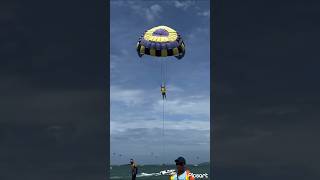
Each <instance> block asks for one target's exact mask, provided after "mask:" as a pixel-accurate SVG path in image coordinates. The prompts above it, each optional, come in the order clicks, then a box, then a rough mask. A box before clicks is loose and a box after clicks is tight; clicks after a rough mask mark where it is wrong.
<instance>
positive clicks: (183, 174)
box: [169, 157, 195, 180]
mask: <svg viewBox="0 0 320 180" xmlns="http://www.w3.org/2000/svg"><path fill="white" fill-rule="evenodd" d="M175 162H176V167H177V171H176V172H177V173H175V174H173V175H171V176H170V179H169V180H195V178H194V176H193V174H192V173H191V172H190V170H188V169H186V167H185V165H186V160H185V159H184V158H183V157H178V158H177V159H176V160H175Z"/></svg>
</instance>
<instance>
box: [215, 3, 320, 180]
mask: <svg viewBox="0 0 320 180" xmlns="http://www.w3.org/2000/svg"><path fill="white" fill-rule="evenodd" d="M215 5H216V7H214V8H215V10H216V12H215V14H214V16H215V17H214V20H215V30H214V32H215V34H214V36H215V40H216V41H215V42H214V44H215V45H216V55H215V58H216V71H217V72H216V73H214V74H215V75H216V79H217V86H219V85H220V84H222V85H223V86H222V87H218V88H217V89H216V92H217V94H216V97H215V98H214V100H215V105H214V112H215V116H216V118H215V119H214V123H215V125H214V126H215V129H214V134H215V139H214V142H215V144H214V151H215V155H214V160H215V166H216V170H215V172H216V174H215V177H216V178H219V177H220V178H223V179H234V178H235V177H241V179H312V178H311V177H312V176H319V173H317V172H318V170H317V167H318V165H317V162H319V158H318V156H316V154H317V152H319V149H320V146H319V145H318V143H316V142H317V137H318V136H319V135H320V133H319V131H318V130H317V128H316V127H318V126H319V121H318V119H320V113H318V109H319V106H320V105H319V102H320V101H319V100H320V96H319V94H318V92H319V89H320V86H319V83H316V82H317V81H318V77H319V74H318V70H317V69H318V67H319V63H318V61H317V60H316V59H318V57H319V56H318V55H317V50H316V48H317V47H318V45H317V41H316V40H315V37H318V35H317V34H318V33H317V31H318V30H319V28H320V25H319V23H315V22H316V21H317V19H318V17H319V15H320V14H319V11H318V10H317V9H319V5H320V4H319V2H317V1H308V2H302V1H281V2H280V1H277V2H271V1H223V2H222V1H221V2H217V3H215Z"/></svg>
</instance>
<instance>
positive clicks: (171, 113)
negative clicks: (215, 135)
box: [110, 0, 210, 164]
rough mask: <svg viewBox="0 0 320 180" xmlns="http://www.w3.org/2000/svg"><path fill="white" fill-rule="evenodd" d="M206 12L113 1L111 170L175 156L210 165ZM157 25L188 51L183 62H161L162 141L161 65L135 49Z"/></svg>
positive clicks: (198, 6) (172, 4)
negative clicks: (164, 86)
mask: <svg viewBox="0 0 320 180" xmlns="http://www.w3.org/2000/svg"><path fill="white" fill-rule="evenodd" d="M209 5H210V4H209V1H115V0H114V1H111V19H110V27H111V28H110V31H111V33H110V37H111V41H110V43H111V52H110V57H111V61H110V63H111V89H110V90H111V94H110V98H111V136H110V138H111V144H110V145H111V163H112V164H117V163H127V161H128V158H130V157H133V158H135V159H136V160H137V161H138V162H139V163H163V162H166V163H173V162H174V161H173V160H174V159H175V158H177V157H178V156H180V155H183V156H185V158H186V159H187V161H188V162H189V163H198V162H204V161H209V158H210V152H209V150H210V148H209V146H210V144H209V141H210V136H209V134H210V110H209V109H210V99H209V98H210V95H209V92H210V77H209V76H210V59H209V58H210V45H209V44H210V41H209V39H210V35H209V33H210V31H209V30H210V29H209V28H210V24H209V15H210V11H209ZM158 25H167V26H170V27H172V28H174V29H175V30H177V31H178V32H179V33H180V34H181V35H182V37H183V39H184V41H185V43H186V47H187V51H186V55H185V57H184V58H183V59H182V60H181V61H177V60H176V59H175V58H167V59H166V61H167V88H168V94H167V97H168V99H167V102H166V105H165V109H166V110H165V111H166V118H165V137H164V138H165V139H162V132H161V130H162V99H161V94H160V84H161V79H160V77H161V74H160V72H161V64H160V62H159V61H156V60H158V59H157V58H153V57H148V56H144V57H143V58H141V59H140V58H139V57H138V55H137V53H136V50H135V47H136V43H137V40H138V38H139V36H140V35H141V34H142V33H143V32H144V31H145V30H146V29H149V28H151V27H154V26H158ZM163 140H165V144H166V145H165V155H163V154H162V145H163ZM113 153H115V154H113ZM120 154H122V156H121V157H120ZM156 156H158V158H156ZM197 156H198V157H199V158H198V159H197Z"/></svg>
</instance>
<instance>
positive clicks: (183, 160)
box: [174, 157, 186, 164]
mask: <svg viewBox="0 0 320 180" xmlns="http://www.w3.org/2000/svg"><path fill="white" fill-rule="evenodd" d="M174 161H175V162H176V163H183V164H186V160H185V159H184V158H183V157H178V159H176V160H174Z"/></svg>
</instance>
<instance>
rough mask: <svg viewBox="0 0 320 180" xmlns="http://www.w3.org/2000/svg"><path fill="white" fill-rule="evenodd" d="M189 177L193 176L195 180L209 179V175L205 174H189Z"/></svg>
mask: <svg viewBox="0 0 320 180" xmlns="http://www.w3.org/2000/svg"><path fill="white" fill-rule="evenodd" d="M189 176H193V177H194V178H195V179H208V178H209V175H208V174H207V173H204V174H194V173H189Z"/></svg>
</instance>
